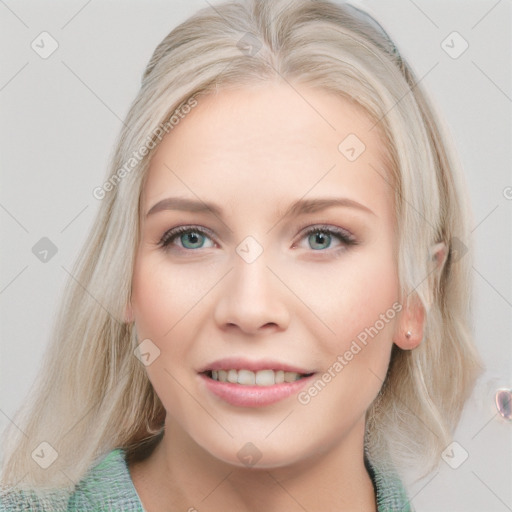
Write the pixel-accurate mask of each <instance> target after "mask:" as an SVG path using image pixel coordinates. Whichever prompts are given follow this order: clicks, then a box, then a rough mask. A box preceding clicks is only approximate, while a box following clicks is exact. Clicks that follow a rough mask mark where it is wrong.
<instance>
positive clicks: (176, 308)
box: [132, 254, 205, 345]
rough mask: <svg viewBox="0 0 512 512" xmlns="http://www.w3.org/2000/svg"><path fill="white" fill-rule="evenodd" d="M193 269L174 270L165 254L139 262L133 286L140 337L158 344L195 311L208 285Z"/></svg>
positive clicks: (133, 299) (134, 306)
mask: <svg viewBox="0 0 512 512" xmlns="http://www.w3.org/2000/svg"><path fill="white" fill-rule="evenodd" d="M195 275H197V274H195V273H194V272H191V271H189V270H187V271H185V270H183V271H182V270H181V269H176V268H171V265H170V264H169V263H168V262H167V261H166V259H165V255H163V256H160V255H156V254H155V255H145V256H143V257H140V258H138V259H137V263H136V265H135V269H134V275H133V284H132V304H133V311H134V314H135V318H136V325H137V334H138V335H139V338H141V339H142V338H151V339H152V340H153V341H154V342H155V343H156V344H157V345H159V344H161V343H163V341H164V339H165V338H166V337H167V336H169V335H171V331H173V330H174V329H175V326H176V325H177V324H178V322H180V320H181V319H182V318H184V317H185V316H186V315H187V314H188V313H189V312H191V311H192V310H193V309H194V306H195V305H196V304H197V302H198V298H200V297H201V296H202V295H204V291H205V290H204V288H205V284H204V283H203V282H199V281H198V280H197V278H195V277H194V276H195Z"/></svg>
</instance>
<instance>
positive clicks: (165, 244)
mask: <svg viewBox="0 0 512 512" xmlns="http://www.w3.org/2000/svg"><path fill="white" fill-rule="evenodd" d="M305 227H307V225H306V226H302V227H301V228H299V229H300V230H302V229H304V228H305ZM183 233H200V234H201V235H204V236H206V237H208V238H210V239H212V240H213V239H214V237H213V236H212V233H211V232H210V231H209V230H207V229H205V228H203V227H201V226H194V225H188V226H178V227H176V228H172V229H170V230H168V231H166V232H165V233H164V235H163V236H162V238H161V239H160V241H159V242H158V245H159V246H160V247H161V248H162V249H163V250H168V248H169V246H170V244H171V243H172V242H173V241H174V240H175V239H176V238H178V237H179V236H180V235H182V234H183ZM314 233H322V234H327V235H330V236H333V237H334V238H337V239H338V240H339V241H340V242H342V243H343V244H344V246H345V247H344V248H345V249H346V248H348V247H350V246H353V245H357V244H358V241H357V240H356V238H355V237H354V235H353V234H352V233H350V232H349V231H347V230H346V229H342V228H337V227H334V226H329V225H325V224H317V225H314V226H311V227H310V228H309V229H307V230H306V231H305V232H304V233H302V235H301V238H300V240H302V239H304V238H306V237H309V236H310V235H312V234H314ZM213 241H214V240H213ZM178 248H179V249H180V250H183V251H188V252H192V251H194V250H197V249H187V248H183V247H178ZM310 250H311V251H314V252H327V251H328V250H329V249H325V250H319V249H310Z"/></svg>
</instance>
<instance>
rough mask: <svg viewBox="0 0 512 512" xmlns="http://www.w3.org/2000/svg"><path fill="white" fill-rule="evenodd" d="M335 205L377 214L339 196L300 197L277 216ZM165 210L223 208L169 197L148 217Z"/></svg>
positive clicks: (213, 210)
mask: <svg viewBox="0 0 512 512" xmlns="http://www.w3.org/2000/svg"><path fill="white" fill-rule="evenodd" d="M334 206H338V207H345V208H354V209H357V210H361V211H363V212H366V213H370V214H372V215H375V213H374V212H373V211H372V210H370V208H368V207H367V206H365V205H363V204H361V203H359V202H357V201H354V200H353V199H349V198H346V197H339V198H316V199H299V200H297V201H295V202H294V203H292V205H291V206H290V207H289V208H288V210H287V211H286V212H284V213H281V212H278V215H277V217H293V216H298V215H301V214H306V213H315V212H317V211H321V210H325V209H327V208H332V207H334ZM165 210H177V211H186V212H210V213H213V214H214V215H216V216H217V217H222V209H221V208H220V207H219V206H217V205H215V204H213V203H208V202H205V201H196V200H194V199H186V198H181V197H167V198H166V199H162V200H161V201H158V203H156V204H154V205H153V206H152V207H151V208H150V209H149V211H148V213H147V214H146V217H148V216H149V215H153V214H154V213H157V212H161V211H165Z"/></svg>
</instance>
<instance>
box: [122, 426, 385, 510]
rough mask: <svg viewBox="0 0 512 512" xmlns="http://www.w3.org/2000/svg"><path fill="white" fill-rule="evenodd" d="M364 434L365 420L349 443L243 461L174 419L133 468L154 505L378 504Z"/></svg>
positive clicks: (296, 507) (247, 507) (355, 507)
mask: <svg viewBox="0 0 512 512" xmlns="http://www.w3.org/2000/svg"><path fill="white" fill-rule="evenodd" d="M363 439H364V422H362V424H361V425H356V426H355V427H354V429H353V430H352V431H351V432H349V433H348V434H347V436H345V438H344V440H343V442H342V443H341V444H339V445H337V446H331V447H325V448H324V451H323V452H322V453H317V454H316V455H315V456H313V457H309V458H307V459H305V460H301V461H300V462H297V463H294V464H292V465H289V466H284V467H277V468H276V467H274V468H264V469H263V468H258V467H257V466H255V467H252V468H241V467H238V466H233V465H231V464H227V463H225V462H223V461H221V460H219V459H217V458H215V457H213V456H212V455H211V454H209V453H208V452H206V451H205V450H203V449H202V448H201V447H200V446H198V445H197V444H196V443H195V442H194V441H193V440H192V439H191V438H190V437H189V436H188V435H187V434H186V433H185V432H184V431H183V430H182V429H181V428H180V427H179V425H177V424H176V423H173V422H167V423H166V431H165V434H164V436H163V438H162V440H161V441H160V442H159V444H158V445H157V447H156V448H155V450H154V451H153V452H152V453H151V455H150V456H149V457H148V458H146V459H145V460H143V461H141V462H138V463H134V464H130V473H131V476H132V480H133V482H134V485H135V488H136V490H137V492H138V494H139V496H140V498H141V501H142V503H143V506H144V508H145V510H146V512H154V511H155V512H156V511H157V510H169V509H171V510H174V509H176V510H187V511H190V512H194V511H199V510H203V509H204V510H209V511H211V512H217V511H219V512H220V511H225V510H238V511H240V512H256V511H261V510H266V511H268V512H274V511H280V510H287V511H290V512H294V511H301V512H303V511H304V510H326V511H331V510H332V511H336V512H342V511H349V510H350V511H353V510H365V511H368V512H374V511H375V510H376V504H375V494H374V489H373V484H372V482H371V479H370V476H369V475H368V472H367V471H366V468H365V465H364V458H363V457H364V455H363Z"/></svg>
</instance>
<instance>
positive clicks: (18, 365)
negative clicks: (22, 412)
mask: <svg viewBox="0 0 512 512" xmlns="http://www.w3.org/2000/svg"><path fill="white" fill-rule="evenodd" d="M214 3H217V2H214ZM361 4H362V5H363V6H367V7H369V8H370V10H371V12H373V13H374V15H375V16H376V17H377V18H378V19H379V20H380V21H381V23H382V25H383V26H384V27H385V28H386V29H387V30H388V32H389V33H390V35H391V36H392V37H393V38H394V39H395V41H396V42H397V45H398V47H399V48H400V51H401V53H402V54H403V55H404V56H405V57H406V58H408V59H409V61H410V63H411V64H412V66H413V68H414V70H415V72H416V74H417V77H418V78H419V79H422V83H423V84H424V85H425V86H426V87H427V88H428V89H429V90H430V91H431V94H432V96H433V97H434V99H435V101H436V103H437V104H438V106H439V109H440V110H441V112H442V113H443V114H444V117H445V119H446V121H447V124H448V125H449V127H450V130H451V133H452V136H453V138H454V140H455V143H456V145H457V146H458V149H459V153H460V157H461V160H462V162H463V165H464V169H465V173H466V178H467V182H468V187H469V191H470V194H471V199H472V204H473V210H474V221H473V223H474V228H473V236H474V240H475V243H476V254H475V263H474V271H473V279H474V286H475V301H474V304H475V306H474V312H475V314H474V332H475V337H476V342H477V344H478V348H479V349H480V351H481V353H482V355H483V358H484V361H485V364H486V366H487V369H486V373H485V374H484V375H483V377H482V378H481V379H480V381H479V383H478V385H477V388H476V389H475V392H474V394H473V397H472V399H471V400H470V402H469V404H468V405H467V407H466V409H465V413H464V416H463V419H462V421H461V424H460V426H459V428H458V430H457V432H456V434H455V436H454V439H455V441H457V443H459V446H456V447H455V449H454V451H453V457H452V460H453V459H454V458H455V459H457V458H461V457H462V456H464V454H465V453H466V452H467V454H468V458H467V460H466V461H465V462H464V463H463V464H462V465H460V466H459V467H458V468H457V469H453V468H452V467H450V466H449V465H448V464H446V463H445V462H443V461H441V464H440V466H439V468H438V469H437V470H436V471H435V472H434V473H432V474H431V475H429V477H427V478H426V479H424V480H422V481H420V482H416V483H415V484H414V485H413V486H412V487H411V491H410V494H411V496H412V498H413V499H412V501H413V504H414V506H415V507H416V509H417V511H418V512H426V511H436V512H444V511H450V512H455V511H464V512H469V511H475V512H476V511H478V512H483V511H485V512H494V511H496V512H502V511H506V510H512V485H511V481H512V480H511V478H512V422H509V423H507V422H505V421H504V420H502V419H501V418H500V417H499V416H498V415H497V414H496V409H495V408H493V402H492V396H493V391H494V390H495V389H496V388H497V387H509V388H510V387H512V379H511V375H512V348H511V347H512V343H511V336H510V333H511V327H512V314H511V313H512V275H511V274H512V272H511V270H512V229H511V227H512V175H511V167H510V162H512V158H511V156H512V155H511V152H512V151H511V147H512V144H511V142H512V137H511V111H512V92H511V26H512V23H511V0H479V1H477V0H471V1H463V0H449V1H446V0H445V1H434V0H421V1H420V0H414V1H413V0H385V1H384V0H380V1H379V0H367V1H362V2H361ZM206 5H207V2H206V1H205V0H194V1H192V0H186V1H185V0H181V1H176V0H173V1H165V2H164V1H154V0H153V1H151V2H143V1H142V0H139V1H136V2H135V1H123V2H121V1H117V2H115V1H104V0H93V1H85V0H84V1H81V2H77V1H67V2H63V1H59V2H56V1H47V2H44V3H43V2H36V1H25V2H22V3H21V2H14V1H13V0H0V34H1V35H0V37H1V49H0V51H1V62H2V67H1V69H0V106H1V115H0V150H1V153H0V165H1V172H2V181H1V188H0V223H1V227H2V251H1V268H0V311H1V335H2V345H1V352H0V356H1V360H0V363H1V394H0V428H4V427H5V425H7V423H8V422H9V421H10V419H9V418H11V417H12V416H13V414H14V411H15V410H16V408H17V406H18V405H19V403H20V400H21V398H22V396H23V395H24V394H25V393H26V392H27V391H28V389H29V386H30V383H31V381H32V379H33V378H34V376H35V373H36V371H37V369H38V367H39V365H40V362H41V357H42V354H43V351H44V349H45V346H46V344H47V343H48V340H49V336H50V327H51V324H52V321H53V318H54V314H55V309H56V303H57V301H58V300H59V298H60V294H61V292H62V289H63V285H64V281H65V279H66V277H67V272H68V271H69V270H70V269H71V267H72V264H73V261H74V260H75V257H76V255H77V253H78V251H79V249H80V247H81V244H82V243H83V241H84V239H85V235H86V233H87V231H88V229H89V228H90V225H91V222H92V220H93V216H94V214H95V212H96V209H97V207H98V201H97V200H96V199H94V197H93V196H92V190H93V188H94V187H96V186H98V185H101V184H102V183H103V181H104V177H105V173H106V172H107V167H106V166H107V160H108V157H109V155H110V152H111V151H112V147H113V144H114V140H115V137H116V135H117V133H118V131H119V129H120V127H121V119H123V117H124V115H125V114H126V112H127V109H128V106H129V104H130V102H131V100H132V99H133V97H134V96H135V94H136V92H137V90H138V86H139V82H140V76H141V74H142V72H143V69H144V67H145V65H146V63H147V61H148V59H149V57H150V56H151V53H152V51H153V50H154V48H155V46H156V45H157V44H158V43H159V42H160V41H161V39H162V38H163V37H164V36H165V35H166V34H167V33H168V32H169V31H170V29H171V28H173V27H174V26H175V25H176V24H177V23H178V22H180V21H182V20H184V19H185V18H186V17H188V16H189V15H190V14H192V13H193V12H195V11H196V10H197V9H198V8H201V7H204V6H206ZM43 31H47V32H49V33H50V34H51V35H52V37H53V38H54V39H55V40H57V42H58V44H59V47H58V49H57V50H56V51H55V53H53V54H52V55H51V56H50V57H49V58H47V59H42V58H41V57H40V56H39V55H38V54H37V53H36V52H35V51H34V50H33V49H32V48H31V43H32V41H33V40H34V39H35V38H36V37H37V36H38V35H39V34H40V33H41V32H43ZM453 31H457V32H458V33H460V35H461V36H462V37H463V38H464V40H466V41H467V43H468V44H469V48H468V49H467V50H466V51H465V52H464V53H463V54H462V55H460V56H459V57H458V58H452V57H451V56H449V55H448V54H447V53H446V52H445V51H444V49H443V47H442V46H441V45H442V42H443V41H444V40H445V39H446V38H447V36H449V34H451V33H452V32H453ZM450 41H454V42H453V43H451V42H450ZM448 42H449V44H451V45H452V46H454V49H453V51H456V50H457V49H458V48H461V46H460V43H461V41H460V40H459V41H457V40H454V39H453V37H452V39H448ZM42 237H48V238H49V239H50V240H51V241H52V242H53V243H54V244H55V246H56V247H57V249H58V252H57V253H56V254H55V256H53V257H52V258H50V259H49V260H48V261H47V262H46V263H44V262H42V261H40V260H39V259H38V258H36V256H35V255H34V254H33V252H32V247H33V246H34V245H35V244H36V243H37V242H38V241H39V240H40V239H41V238H42ZM463 450H464V451H463Z"/></svg>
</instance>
